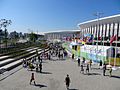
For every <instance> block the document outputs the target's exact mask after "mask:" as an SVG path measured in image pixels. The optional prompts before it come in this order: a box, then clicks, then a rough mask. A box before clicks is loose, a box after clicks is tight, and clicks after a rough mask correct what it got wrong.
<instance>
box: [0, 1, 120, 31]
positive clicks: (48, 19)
mask: <svg viewBox="0 0 120 90" xmlns="http://www.w3.org/2000/svg"><path fill="white" fill-rule="evenodd" d="M96 12H100V13H104V14H103V15H102V17H106V16H111V15H116V14H120V0H0V19H7V20H11V21H12V24H11V25H9V26H8V27H7V28H8V32H11V31H17V32H23V33H26V32H32V31H33V32H49V31H57V30H74V29H78V27H77V24H78V23H82V22H85V21H88V20H92V19H96V18H97V17H95V16H94V15H93V14H94V13H96Z"/></svg>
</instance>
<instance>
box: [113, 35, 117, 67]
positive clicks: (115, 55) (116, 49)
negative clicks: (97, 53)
mask: <svg viewBox="0 0 120 90" xmlns="http://www.w3.org/2000/svg"><path fill="white" fill-rule="evenodd" d="M116 56H117V37H116V48H115V58H114V67H115V65H116Z"/></svg>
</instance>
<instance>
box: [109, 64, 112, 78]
mask: <svg viewBox="0 0 120 90" xmlns="http://www.w3.org/2000/svg"><path fill="white" fill-rule="evenodd" d="M109 73H110V77H111V76H112V66H111V67H110V69H109Z"/></svg>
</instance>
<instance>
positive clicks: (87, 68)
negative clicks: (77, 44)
mask: <svg viewBox="0 0 120 90" xmlns="http://www.w3.org/2000/svg"><path fill="white" fill-rule="evenodd" d="M88 73H89V64H88V63H87V67H86V74H88Z"/></svg>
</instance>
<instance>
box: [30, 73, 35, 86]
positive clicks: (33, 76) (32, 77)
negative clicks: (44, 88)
mask: <svg viewBox="0 0 120 90" xmlns="http://www.w3.org/2000/svg"><path fill="white" fill-rule="evenodd" d="M32 81H34V85H36V83H35V75H34V73H32V75H31V79H30V85H31V82H32Z"/></svg>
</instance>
